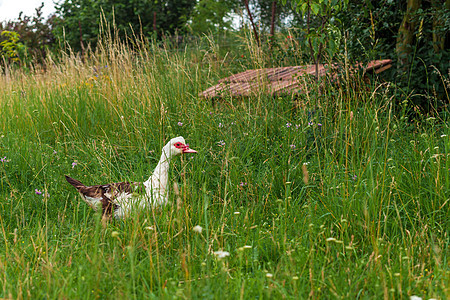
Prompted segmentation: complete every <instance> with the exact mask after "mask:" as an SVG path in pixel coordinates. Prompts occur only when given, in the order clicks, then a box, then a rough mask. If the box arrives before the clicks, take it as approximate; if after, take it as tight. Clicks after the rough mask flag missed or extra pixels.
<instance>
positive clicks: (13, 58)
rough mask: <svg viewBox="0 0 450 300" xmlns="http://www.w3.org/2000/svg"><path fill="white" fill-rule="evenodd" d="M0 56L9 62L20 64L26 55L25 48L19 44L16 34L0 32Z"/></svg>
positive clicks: (5, 31) (18, 36)
mask: <svg viewBox="0 0 450 300" xmlns="http://www.w3.org/2000/svg"><path fill="white" fill-rule="evenodd" d="M0 36H1V37H2V40H3V41H2V42H0V54H1V56H3V57H4V58H6V60H7V61H9V62H21V61H22V60H23V59H24V58H25V57H26V53H27V48H26V47H25V45H24V44H22V43H21V42H20V35H19V34H18V33H17V32H13V31H7V30H4V31H2V32H1V34H0Z"/></svg>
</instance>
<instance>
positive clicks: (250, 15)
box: [244, 0, 259, 46]
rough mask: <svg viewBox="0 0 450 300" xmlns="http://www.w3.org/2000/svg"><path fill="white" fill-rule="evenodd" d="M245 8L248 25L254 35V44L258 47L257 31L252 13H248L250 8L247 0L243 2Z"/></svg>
mask: <svg viewBox="0 0 450 300" xmlns="http://www.w3.org/2000/svg"><path fill="white" fill-rule="evenodd" d="M244 4H245V8H246V9H247V13H248V17H249V19H250V23H251V24H252V28H253V34H254V35H255V40H256V43H257V44H258V46H259V35H258V30H257V29H256V26H255V22H253V16H252V12H251V11H250V7H249V6H248V0H244Z"/></svg>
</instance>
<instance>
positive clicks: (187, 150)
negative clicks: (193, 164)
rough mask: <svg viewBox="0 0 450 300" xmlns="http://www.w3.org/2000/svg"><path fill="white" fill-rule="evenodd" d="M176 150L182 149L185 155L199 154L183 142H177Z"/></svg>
mask: <svg viewBox="0 0 450 300" xmlns="http://www.w3.org/2000/svg"><path fill="white" fill-rule="evenodd" d="M174 146H175V148H177V149H181V151H182V152H183V153H197V151H195V150H193V149H190V148H189V145H186V144H183V143H182V142H176V143H175V144H174Z"/></svg>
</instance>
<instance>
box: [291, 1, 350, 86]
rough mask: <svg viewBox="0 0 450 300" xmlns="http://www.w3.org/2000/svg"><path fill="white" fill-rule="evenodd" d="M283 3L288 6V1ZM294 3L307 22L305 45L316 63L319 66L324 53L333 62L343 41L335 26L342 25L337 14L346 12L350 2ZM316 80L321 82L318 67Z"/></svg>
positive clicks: (304, 29)
mask: <svg viewBox="0 0 450 300" xmlns="http://www.w3.org/2000/svg"><path fill="white" fill-rule="evenodd" d="M283 3H284V4H286V1H283ZM293 3H294V7H295V10H296V11H297V12H299V13H301V15H302V16H303V18H304V19H305V20H306V21H305V23H306V24H305V25H306V26H305V28H303V33H304V45H305V46H306V47H308V48H309V50H310V55H311V57H312V59H313V61H314V63H315V64H316V66H318V64H319V62H320V61H321V59H322V56H323V52H326V53H327V54H328V59H329V60H330V61H331V60H332V59H333V56H334V55H335V54H336V53H337V52H338V51H339V48H340V47H339V46H340V41H341V33H340V30H339V28H338V26H337V25H335V24H339V23H340V20H339V18H338V17H337V16H338V15H337V13H338V12H340V11H345V9H346V7H347V4H348V0H346V1H339V0H332V1H325V0H295V1H294V2H293ZM316 79H317V80H319V74H318V68H317V67H316Z"/></svg>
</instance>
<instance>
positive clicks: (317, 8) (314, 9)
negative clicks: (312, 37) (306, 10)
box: [311, 3, 320, 16]
mask: <svg viewBox="0 0 450 300" xmlns="http://www.w3.org/2000/svg"><path fill="white" fill-rule="evenodd" d="M311 10H312V12H313V14H315V15H316V16H317V15H318V14H319V11H320V5H319V4H317V3H312V4H311Z"/></svg>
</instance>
